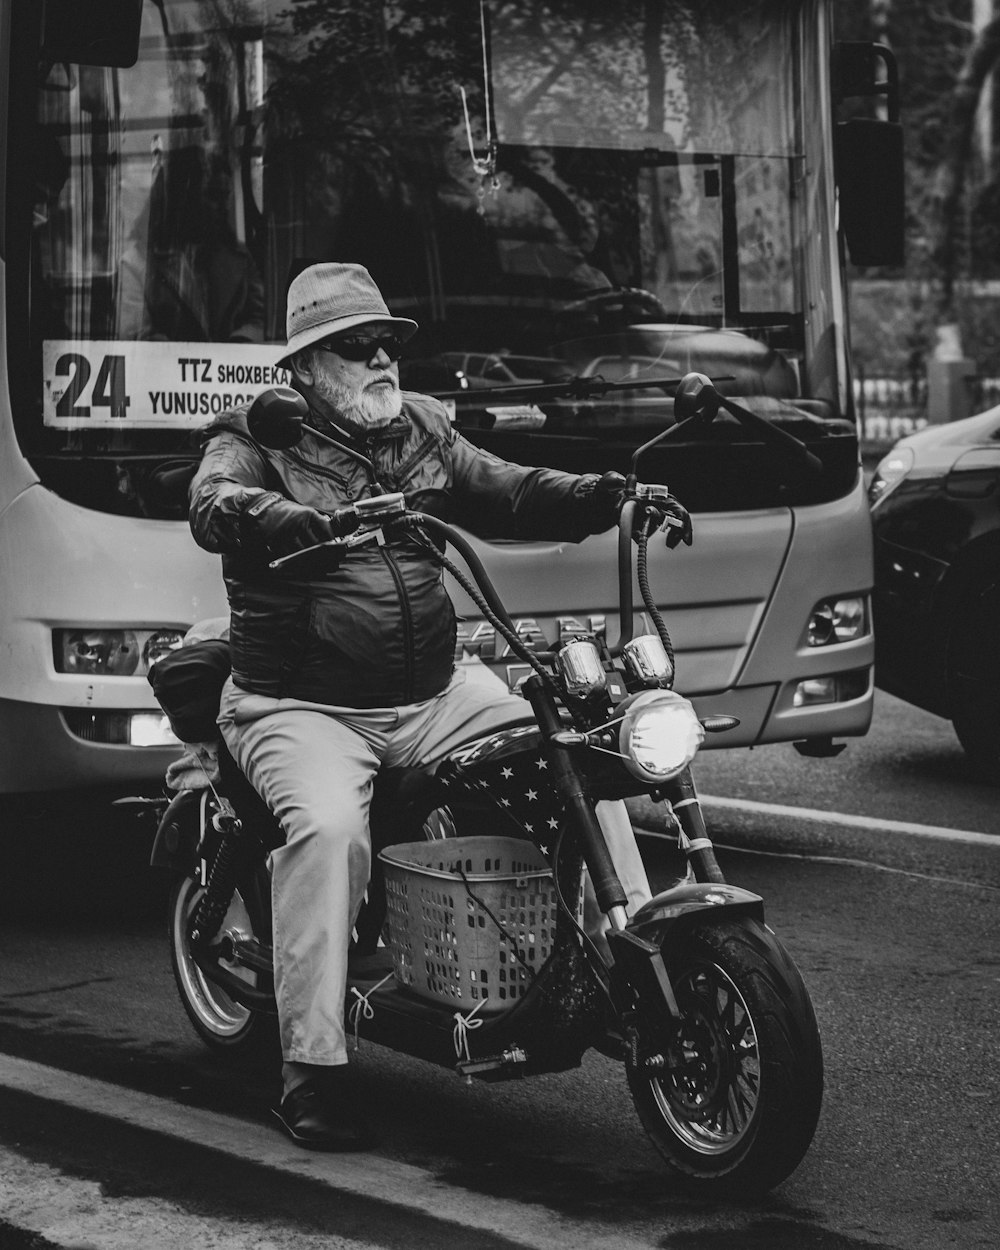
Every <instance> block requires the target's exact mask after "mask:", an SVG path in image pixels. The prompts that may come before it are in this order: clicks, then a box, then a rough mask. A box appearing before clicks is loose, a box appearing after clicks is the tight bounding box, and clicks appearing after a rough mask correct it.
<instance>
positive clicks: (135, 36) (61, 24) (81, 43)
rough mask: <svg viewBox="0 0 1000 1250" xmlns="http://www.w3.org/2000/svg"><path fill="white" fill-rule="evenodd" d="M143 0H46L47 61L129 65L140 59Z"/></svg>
mask: <svg viewBox="0 0 1000 1250" xmlns="http://www.w3.org/2000/svg"><path fill="white" fill-rule="evenodd" d="M141 24H142V0H45V18H44V27H43V30H42V47H41V51H40V56H41V59H42V60H43V61H48V62H50V63H51V62H61V61H66V62H69V63H70V64H74V65H104V66H109V67H110V66H116V67H119V68H121V69H128V68H129V67H130V66H132V65H134V64H135V63H136V61H137V60H138V59H139V27H140V26H141Z"/></svg>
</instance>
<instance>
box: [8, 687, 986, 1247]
mask: <svg viewBox="0 0 1000 1250" xmlns="http://www.w3.org/2000/svg"><path fill="white" fill-rule="evenodd" d="M963 768H964V766H963V763H962V760H961V756H960V752H959V751H958V748H957V747H956V746H954V744H953V743H952V740H951V737H950V730H949V729H948V727H947V726H946V725H944V724H943V722H939V721H935V720H934V718H929V717H925V716H924V715H923V714H921V713H916V712H914V711H913V710H912V709H908V708H906V707H905V705H902V704H897V703H896V701H886V700H881V699H880V705H879V709H878V714H877V718H876V725H875V729H874V730H873V733H872V735H871V736H870V737H869V738H868V739H866V740H864V742H858V743H855V744H853V745H852V746H851V747H850V749H849V751H848V752H846V753H845V754H844V755H843V756H840V757H838V758H837V759H836V760H832V761H821V762H817V761H807V760H802V759H801V758H800V757H798V756H796V755H795V753H794V751H792V749H791V748H790V747H787V746H782V747H775V748H764V749H761V750H759V751H754V752H740V753H728V752H725V753H724V752H716V753H714V754H712V755H706V756H704V757H703V761H702V767H701V770H700V778H701V785H702V789H703V792H704V793H705V794H706V795H709V796H713V797H714V798H717V799H723V800H724V799H730V800H731V799H734V798H737V799H741V800H745V801H748V802H749V803H750V804H756V805H758V807H757V808H752V809H751V810H750V812H749V815H747V813H746V812H744V813H742V814H740V812H739V809H737V808H733V807H729V806H726V805H725V804H715V805H713V803H712V801H711V799H710V800H709V801H708V802H707V803H706V806H707V808H708V810H709V813H710V816H711V818H712V824H713V828H714V830H715V832H716V834H717V836H718V838H719V841H720V842H723V843H725V844H726V845H730V844H731V845H733V846H737V845H739V846H742V847H743V848H744V849H739V850H736V849H734V850H728V851H722V852H721V853H720V857H721V859H722V862H723V866H724V868H725V870H726V872H727V876H728V877H729V878H730V879H731V880H732V881H734V882H737V883H739V884H742V885H746V886H747V887H749V888H750V889H753V890H757V891H758V892H760V893H761V894H763V895H764V897H765V899H766V901H767V908H768V918H769V921H770V923H771V924H772V926H773V927H774V928H775V929H776V930H777V931H778V933H779V935H780V936H781V937H782V939H783V940H784V941H785V943H786V945H788V946H789V948H790V949H791V950H792V952H793V954H794V955H795V958H796V960H797V962H798V963H799V965H800V967H801V969H802V971H803V974H804V976H805V979H806V982H807V984H808V985H809V987H810V991H811V993H812V995H813V999H814V1003H815V1006H816V1011H817V1015H818V1017H819V1020H820V1024H821V1027H822V1030H823V1036H824V1049H825V1055H826V1067H827V1086H826V1098H825V1103H824V1111H823V1116H822V1119H821V1122H820V1127H819V1130H818V1132H817V1136H816V1139H815V1140H814V1142H813V1146H812V1148H811V1150H810V1152H809V1154H808V1155H807V1157H806V1159H805V1161H804V1162H803V1163H802V1165H801V1166H800V1168H799V1169H798V1170H797V1172H796V1173H795V1174H794V1175H793V1176H792V1177H791V1178H790V1179H789V1180H788V1181H787V1182H786V1183H785V1184H784V1185H783V1186H781V1187H780V1188H779V1189H778V1190H777V1191H775V1193H774V1194H772V1195H771V1196H770V1197H768V1198H767V1199H766V1200H764V1201H762V1202H761V1203H759V1204H757V1205H753V1206H745V1205H732V1206H718V1205H716V1206H713V1207H705V1206H702V1205H699V1204H696V1203H693V1202H692V1201H691V1200H690V1199H688V1198H685V1197H684V1196H683V1195H681V1194H680V1193H679V1192H677V1191H676V1190H675V1189H674V1188H673V1187H671V1185H670V1184H669V1182H668V1181H667V1180H666V1179H665V1177H664V1174H663V1172H662V1171H661V1169H660V1167H659V1163H658V1159H657V1156H656V1155H655V1153H654V1151H653V1150H652V1148H651V1146H650V1145H649V1144H648V1143H647V1142H646V1140H645V1138H644V1137H643V1135H642V1133H641V1129H640V1128H639V1127H638V1122H637V1120H636V1119H635V1117H634V1115H633V1113H632V1111H631V1107H630V1105H629V1103H628V1099H627V1092H626V1089H625V1083H624V1078H623V1075H622V1072H621V1070H620V1068H619V1067H618V1066H617V1065H615V1064H614V1063H612V1062H611V1061H610V1060H607V1059H605V1058H603V1057H602V1056H599V1055H596V1054H595V1055H593V1056H590V1057H588V1059H587V1060H586V1061H585V1063H584V1066H583V1068H582V1069H581V1070H580V1071H579V1072H572V1073H567V1074H563V1075H560V1076H552V1077H542V1078H535V1079H533V1080H530V1081H524V1082H514V1083H510V1084H505V1085H500V1086H486V1085H482V1084H479V1083H476V1084H473V1085H471V1086H466V1085H464V1084H463V1083H462V1082H461V1081H459V1080H458V1079H457V1078H456V1077H454V1076H453V1075H452V1074H450V1073H449V1072H447V1071H445V1070H443V1069H434V1068H430V1067H428V1066H427V1065H422V1064H420V1063H418V1062H416V1061H413V1060H409V1059H406V1058H402V1057H399V1056H395V1055H392V1054H391V1053H390V1052H388V1051H385V1050H384V1049H381V1048H378V1047H375V1046H370V1045H365V1046H363V1047H362V1049H361V1050H360V1051H359V1053H358V1054H357V1055H356V1056H355V1062H356V1065H357V1071H358V1074H359V1079H360V1081H361V1083H362V1086H363V1090H364V1093H365V1097H366V1102H367V1105H368V1106H369V1108H370V1115H371V1119H372V1121H373V1123H374V1125H375V1127H376V1129H377V1132H378V1136H379V1144H378V1146H377V1148H376V1149H375V1150H374V1151H373V1152H372V1153H371V1155H367V1156H362V1157H360V1158H358V1159H352V1160H338V1159H330V1158H324V1157H315V1156H311V1155H306V1154H304V1152H299V1151H296V1150H295V1149H294V1148H293V1147H291V1146H289V1145H286V1144H285V1143H284V1141H283V1139H282V1138H281V1137H280V1136H279V1135H278V1134H276V1133H275V1131H274V1130H273V1129H272V1128H271V1126H270V1123H269V1113H268V1108H269V1105H270V1103H271V1100H272V1098H273V1096H274V1093H275V1069H274V1065H273V1064H269V1063H267V1062H263V1063H260V1064H258V1065H257V1066H250V1067H246V1066H244V1067H241V1068H236V1069H231V1068H228V1067H227V1066H226V1065H225V1064H223V1063H221V1062H220V1061H218V1060H216V1059H214V1058H212V1057H211V1056H208V1055H206V1053H205V1052H204V1051H203V1050H202V1049H201V1047H200V1045H199V1044H198V1043H197V1042H196V1040H195V1039H194V1037H193V1035H192V1034H190V1033H189V1031H188V1028H187V1025H186V1021H185V1019H184V1017H183V1014H182V1012H181V1010H180V1008H179V1005H178V1004H177V1002H176V999H175V996H174V990H173V986H172V981H171V975H170V971H169V965H168V959H167V951H166V944H165V941H164V938H163V933H162V928H163V926H162V923H161V921H160V909H161V908H162V906H163V902H164V898H163V893H164V890H163V884H162V883H161V882H157V881H156V879H155V877H154V876H153V874H151V873H149V872H147V871H146V870H145V869H144V866H143V861H144V856H145V853H146V849H147V848H148V842H149V837H150V835H151V831H150V830H145V831H144V830H143V828H142V826H141V825H139V826H132V825H128V824H126V823H124V818H123V817H122V815H121V813H110V814H109V813H107V812H106V810H104V809H94V808H88V807H87V806H85V805H82V804H80V803H79V802H78V801H76V802H74V803H73V804H71V805H70V806H69V807H65V806H64V807H63V808H62V809H61V810H59V811H56V812H54V813H53V812H50V813H48V814H43V813H39V812H34V813H32V812H20V813H19V812H16V811H13V809H12V808H10V807H7V808H5V814H6V816H7V817H8V820H7V822H6V825H5V830H4V832H5V835H7V836H6V837H5V843H4V850H5V857H4V858H5V863H6V873H5V876H4V878H3V885H2V903H3V908H2V911H0V956H2V962H0V1250H45V1247H46V1246H49V1245H55V1246H70V1245H74V1246H80V1247H82V1246H88V1247H101V1250H103V1248H104V1247H117V1246H122V1247H126V1246H127V1247H133V1246H135V1245H139V1244H142V1245H144V1246H150V1247H153V1248H154V1250H160V1248H162V1250H173V1247H174V1246H177V1247H178V1248H179V1247H181V1246H184V1247H188V1246H190V1245H192V1244H199V1245H203V1246H210V1247H224V1248H225V1250H249V1248H251V1247H253V1248H255V1250H265V1248H270V1247H281V1248H282V1250H283V1248H284V1247H286V1246H288V1247H296V1250H298V1248H299V1247H304V1248H306V1250H311V1247H312V1246H313V1245H316V1246H319V1245H323V1246H327V1247H338V1246H345V1247H353V1246H395V1245H400V1246H402V1245H404V1244H405V1245H407V1246H428V1247H451V1246H455V1247H459V1246H463V1247H467V1246H476V1247H479V1246H483V1247H487V1250H491V1248H492V1247H494V1246H496V1247H500V1246H505V1247H506V1246H514V1245H532V1246H535V1245H537V1246H539V1247H546V1248H548V1247H559V1246H563V1245H566V1246H573V1247H574V1248H575V1247H585V1246H588V1245H594V1246H598V1245H600V1246H602V1247H610V1248H614V1247H627V1246H637V1247H647V1246H648V1247H666V1248H668V1250H673V1248H674V1247H677V1248H684V1250H686V1248H689V1247H696V1248H698V1250H723V1248H725V1250H732V1247H736V1246H739V1247H741V1248H742V1247H757V1246H759V1247H767V1248H768V1250H771V1248H773V1250H800V1248H803V1250H809V1248H813V1247H814V1248H816V1250H860V1248H862V1247H883V1248H885V1250H890V1248H891V1250H939V1248H940V1247H958V1248H960V1250H967V1248H968V1250H972V1248H976V1247H980V1246H982V1247H986V1246H990V1247H992V1246H993V1245H995V1244H996V1243H997V1241H998V1239H1000V1194H998V1189H997V1185H996V1180H995V1170H996V1158H997V1156H998V1151H1000V1134H998V1129H997V1115H996V1108H997V1107H998V1106H1000V1073H998V1069H997V1063H996V1059H997V1044H996V1038H997V1036H998V1035H1000V995H998V992H997V987H998V981H1000V933H998V929H1000V921H998V909H997V902H998V889H1000V838H998V839H997V846H996V848H994V846H993V842H992V839H993V836H994V834H995V833H997V832H1000V831H998V829H997V824H996V795H997V792H996V790H993V789H991V788H990V787H986V786H981V785H979V784H977V783H975V782H973V781H972V780H971V779H970V778H969V777H968V775H967V773H964V772H963ZM786 806H793V807H796V806H797V807H798V808H800V809H806V810H808V811H810V812H819V811H823V812H825V813H826V815H825V817H824V818H822V819H819V818H816V817H810V818H809V819H794V818H789V817H786V816H783V815H782V814H781V812H780V811H777V814H776V811H775V810H774V809H781V808H784V807H786ZM12 812H13V814H14V815H15V816H16V817H17V819H18V828H17V831H16V833H15V836H14V838H11V837H10V834H11V833H12V832H14V831H13V830H12V828H11V826H10V817H11V814H12ZM869 813H870V817H871V819H872V820H874V821H875V822H876V824H875V825H873V828H874V829H875V830H876V833H875V835H874V836H873V835H872V834H870V833H869V834H868V835H867V836H866V832H865V829H864V827H863V826H861V825H849V824H848V825H845V824H842V823H839V822H838V819H836V817H837V816H838V815H839V814H843V815H845V816H851V815H856V816H866V814H869ZM877 822H881V823H877ZM95 823H96V825H97V826H99V829H100V831H98V829H95ZM897 826H901V828H897ZM917 829H923V830H924V831H925V832H914V830H917ZM945 829H952V830H958V831H960V832H962V833H970V834H979V835H980V841H978V842H975V841H973V842H970V841H968V839H966V838H964V837H959V838H957V839H948V838H946V837H942V836H939V834H940V832H941V831H942V830H945ZM927 830H930V832H926V831H927ZM935 831H937V832H935ZM644 846H645V848H646V852H647V855H648V856H649V859H650V863H651V866H652V867H653V871H654V875H655V876H656V877H658V878H666V877H668V876H670V875H671V874H672V873H673V870H674V868H675V866H676V865H675V861H674V859H673V853H672V852H671V851H669V850H668V848H667V847H666V846H665V845H664V844H663V843H660V842H657V841H656V840H654V839H646V840H645V841H644ZM95 851H96V852H97V853H96V854H95V853H94V852H95ZM762 851H766V852H767V853H766V854H762V853H761V852H762ZM831 861H833V862H831ZM30 1238H35V1240H31V1239H30ZM38 1238H42V1239H41V1240H39V1239H38Z"/></svg>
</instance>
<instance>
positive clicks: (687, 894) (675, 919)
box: [626, 881, 764, 937]
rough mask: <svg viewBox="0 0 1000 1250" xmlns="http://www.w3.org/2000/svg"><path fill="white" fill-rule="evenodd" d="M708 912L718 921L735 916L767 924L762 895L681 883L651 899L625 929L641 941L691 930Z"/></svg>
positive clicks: (721, 886) (722, 886)
mask: <svg viewBox="0 0 1000 1250" xmlns="http://www.w3.org/2000/svg"><path fill="white" fill-rule="evenodd" d="M705 912H712V913H714V915H715V917H716V919H722V916H723V913H724V914H725V918H726V919H729V918H730V917H732V916H751V917H752V918H753V919H754V920H759V921H760V923H761V924H763V923H764V900H763V899H762V898H761V897H760V895H759V894H751V893H750V891H749V890H744V889H742V888H741V887H740V886H738V885H710V884H708V883H705V882H698V881H692V882H688V881H681V882H678V884H677V885H674V886H671V887H670V889H669V890H664V891H663V892H662V893H661V894H657V895H656V897H655V898H651V899H650V900H649V902H648V903H645V904H643V906H642V907H640V908H639V910H638V911H637V912H636V913H635V915H634V916H633V917H632V918H631V919H630V920H629V922H628V924H627V926H626V929H627V931H628V932H630V933H635V934H637V935H638V936H640V937H647V936H648V935H649V934H650V932H651V931H652V930H656V931H657V932H658V933H662V932H663V931H664V930H674V929H679V928H682V927H689V926H690V925H691V924H692V923H693V922H694V921H696V920H698V919H699V918H700V917H702V916H703V915H704V913H705Z"/></svg>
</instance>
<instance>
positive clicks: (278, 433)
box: [247, 386, 309, 451]
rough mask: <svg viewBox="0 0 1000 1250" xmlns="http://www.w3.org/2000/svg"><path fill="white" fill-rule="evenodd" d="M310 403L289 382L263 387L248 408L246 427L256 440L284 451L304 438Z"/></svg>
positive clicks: (263, 444)
mask: <svg viewBox="0 0 1000 1250" xmlns="http://www.w3.org/2000/svg"><path fill="white" fill-rule="evenodd" d="M308 415H309V405H308V404H307V403H306V401H305V399H304V397H303V396H302V395H300V394H299V392H298V391H293V390H292V388H291V387H290V386H272V387H271V389H270V390H267V391H261V393H260V394H259V395H258V396H257V398H256V399H255V400H254V401H253V403H252V404H251V405H250V410H249V411H248V412H247V428H248V429H249V431H250V434H251V435H252V437H253V438H254V439H255V441H256V442H258V443H260V444H261V445H262V446H263V447H270V448H271V449H272V450H273V451H284V450H285V449H286V448H287V447H294V446H295V444H296V443H299V442H301V441H302V436H303V434H304V433H305V426H304V424H303V423H304V421H305V419H306V417H307V416H308Z"/></svg>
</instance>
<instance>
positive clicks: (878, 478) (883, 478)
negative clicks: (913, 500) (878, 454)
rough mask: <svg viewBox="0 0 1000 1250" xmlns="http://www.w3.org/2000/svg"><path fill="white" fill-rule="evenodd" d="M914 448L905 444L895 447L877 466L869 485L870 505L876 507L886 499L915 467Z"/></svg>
mask: <svg viewBox="0 0 1000 1250" xmlns="http://www.w3.org/2000/svg"><path fill="white" fill-rule="evenodd" d="M914 459H915V457H914V455H913V449H912V448H911V447H907V446H905V445H903V446H900V447H894V448H893V449H892V451H890V452H889V453H888V455H885V456H883V457H882V459H881V460H880V461H879V462H878V464H877V465H876V466H875V472H874V474H873V475H872V480H871V482H870V483H869V485H868V506H869V507H871V508H874V507H875V506H876V504H880V503H881V502H882V501H883V500H884V499H886V498H887V497H888V496H889V495H891V494H892V492H893V491H894V490H895V489H896V487H897V486H898V485H899V484H900V482H901V481H902V480H903V479H904V478H905V477H906V475H907V474H908V473H909V472H910V470H911V469H912V468H913V462H914Z"/></svg>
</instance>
